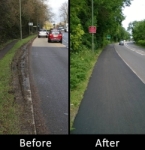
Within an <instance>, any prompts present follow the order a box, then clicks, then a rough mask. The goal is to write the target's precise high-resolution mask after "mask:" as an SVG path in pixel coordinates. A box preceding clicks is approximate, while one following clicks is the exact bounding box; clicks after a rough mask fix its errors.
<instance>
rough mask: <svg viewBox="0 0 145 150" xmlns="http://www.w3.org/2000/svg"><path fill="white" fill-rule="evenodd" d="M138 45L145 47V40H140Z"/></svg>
mask: <svg viewBox="0 0 145 150" xmlns="http://www.w3.org/2000/svg"><path fill="white" fill-rule="evenodd" d="M137 44H138V45H141V46H145V40H139V41H137Z"/></svg>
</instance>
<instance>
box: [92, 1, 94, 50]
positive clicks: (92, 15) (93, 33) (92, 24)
mask: <svg viewBox="0 0 145 150" xmlns="http://www.w3.org/2000/svg"><path fill="white" fill-rule="evenodd" d="M93 13H94V8H93V0H92V26H93V24H94V22H93ZM92 51H93V52H94V33H92Z"/></svg>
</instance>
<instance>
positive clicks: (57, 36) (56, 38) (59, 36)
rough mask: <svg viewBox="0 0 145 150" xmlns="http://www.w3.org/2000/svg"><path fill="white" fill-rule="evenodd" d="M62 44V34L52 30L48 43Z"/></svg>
mask: <svg viewBox="0 0 145 150" xmlns="http://www.w3.org/2000/svg"><path fill="white" fill-rule="evenodd" d="M54 41H55V42H60V43H62V33H61V31H59V30H50V32H49V33H48V42H54Z"/></svg>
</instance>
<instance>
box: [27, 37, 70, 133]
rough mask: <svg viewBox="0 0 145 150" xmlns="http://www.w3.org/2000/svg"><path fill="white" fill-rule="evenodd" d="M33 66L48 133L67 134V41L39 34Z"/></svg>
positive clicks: (31, 57) (31, 59)
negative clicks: (50, 41) (41, 36)
mask: <svg viewBox="0 0 145 150" xmlns="http://www.w3.org/2000/svg"><path fill="white" fill-rule="evenodd" d="M30 68H31V73H32V75H33V78H34V82H35V85H36V91H38V95H39V98H40V110H41V111H42V114H43V117H44V121H45V124H46V126H47V129H48V130H49V134H68V48H67V47H66V45H65V44H64V41H63V44H61V43H48V42H47V38H36V39H35V40H34V42H33V44H32V48H31V51H30ZM33 103H35V99H34V100H33ZM34 117H35V119H39V118H38V116H36V115H35V114H34ZM36 126H37V125H36Z"/></svg>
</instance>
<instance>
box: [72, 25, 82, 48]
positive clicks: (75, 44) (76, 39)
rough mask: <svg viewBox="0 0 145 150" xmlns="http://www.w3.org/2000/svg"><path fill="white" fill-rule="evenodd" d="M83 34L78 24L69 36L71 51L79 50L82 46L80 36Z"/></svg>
mask: <svg viewBox="0 0 145 150" xmlns="http://www.w3.org/2000/svg"><path fill="white" fill-rule="evenodd" d="M83 34H84V31H83V30H82V29H81V25H80V24H78V25H77V26H76V27H75V28H74V29H72V31H71V34H70V46H71V50H74V51H76V50H79V49H80V48H81V47H80V46H81V44H82V38H81V37H82V35H83Z"/></svg>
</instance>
